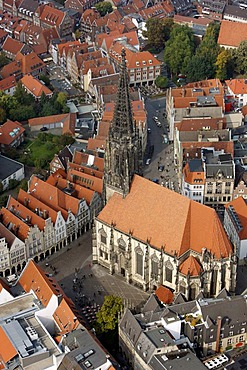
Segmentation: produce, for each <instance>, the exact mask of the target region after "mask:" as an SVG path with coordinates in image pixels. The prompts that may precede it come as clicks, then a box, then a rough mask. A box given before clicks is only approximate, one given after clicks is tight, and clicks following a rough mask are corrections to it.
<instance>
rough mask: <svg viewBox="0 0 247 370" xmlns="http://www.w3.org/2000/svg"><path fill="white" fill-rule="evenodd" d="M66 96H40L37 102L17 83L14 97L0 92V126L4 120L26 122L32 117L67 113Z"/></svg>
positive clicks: (55, 94) (59, 94)
mask: <svg viewBox="0 0 247 370" xmlns="http://www.w3.org/2000/svg"><path fill="white" fill-rule="evenodd" d="M66 100H67V94H66V93H64V92H61V93H58V94H57V93H54V94H53V96H52V97H51V98H48V97H46V96H45V94H42V96H41V99H40V101H39V102H37V101H36V100H35V98H34V97H33V96H32V95H31V94H28V93H27V92H26V90H25V89H24V87H23V86H22V84H21V82H18V83H17V85H16V89H15V92H14V95H13V96H11V95H8V94H5V93H4V92H2V91H0V124H1V123H4V122H5V121H6V119H11V120H13V121H27V120H28V119H30V118H34V117H37V116H38V117H43V116H49V115H52V114H60V113H68V112H69V108H68V107H67V105H66Z"/></svg>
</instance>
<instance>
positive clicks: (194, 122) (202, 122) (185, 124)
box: [175, 117, 226, 131]
mask: <svg viewBox="0 0 247 370" xmlns="http://www.w3.org/2000/svg"><path fill="white" fill-rule="evenodd" d="M221 125H222V128H223V129H224V128H226V117H223V118H203V117H202V118H200V119H198V118H194V119H193V118H191V119H183V120H182V121H181V122H177V123H175V126H176V128H177V130H178V131H198V130H202V129H203V127H210V130H219V129H220V126H221ZM222 128H221V129H222Z"/></svg>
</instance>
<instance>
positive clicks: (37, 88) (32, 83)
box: [21, 75, 52, 98]
mask: <svg viewBox="0 0 247 370" xmlns="http://www.w3.org/2000/svg"><path fill="white" fill-rule="evenodd" d="M21 83H22V84H23V85H24V87H25V88H26V89H27V90H28V91H29V92H30V93H31V94H32V95H34V96H35V97H36V98H40V97H41V95H42V94H43V93H44V94H45V95H46V96H51V95H52V91H51V90H50V89H48V87H47V86H45V85H43V84H42V83H41V82H40V81H39V80H37V79H36V78H34V77H33V76H31V75H25V76H24V77H22V79H21Z"/></svg>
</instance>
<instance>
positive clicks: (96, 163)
mask: <svg viewBox="0 0 247 370" xmlns="http://www.w3.org/2000/svg"><path fill="white" fill-rule="evenodd" d="M92 157H93V156H92V155H90V154H87V153H83V152H78V151H77V150H76V151H75V152H74V156H73V163H75V164H79V165H83V164H84V165H87V164H88V163H93V167H94V168H97V169H98V171H100V172H103V171H104V159H103V158H100V157H96V156H94V158H92Z"/></svg>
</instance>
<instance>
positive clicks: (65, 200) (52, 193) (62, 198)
mask: <svg viewBox="0 0 247 370" xmlns="http://www.w3.org/2000/svg"><path fill="white" fill-rule="evenodd" d="M29 192H30V193H31V194H33V196H34V197H35V198H38V199H39V200H40V201H42V202H44V203H45V204H47V205H48V206H50V207H51V208H53V209H54V210H56V211H61V213H62V215H63V217H64V218H65V219H67V216H68V211H69V210H71V212H72V213H73V214H74V215H76V214H77V212H78V208H79V200H78V199H76V198H73V197H70V196H69V195H67V194H65V193H64V192H63V191H61V190H60V189H57V188H56V187H55V186H52V185H50V184H49V183H48V182H44V181H42V180H40V179H39V178H38V177H36V176H32V177H31V179H30V183H29Z"/></svg>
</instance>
